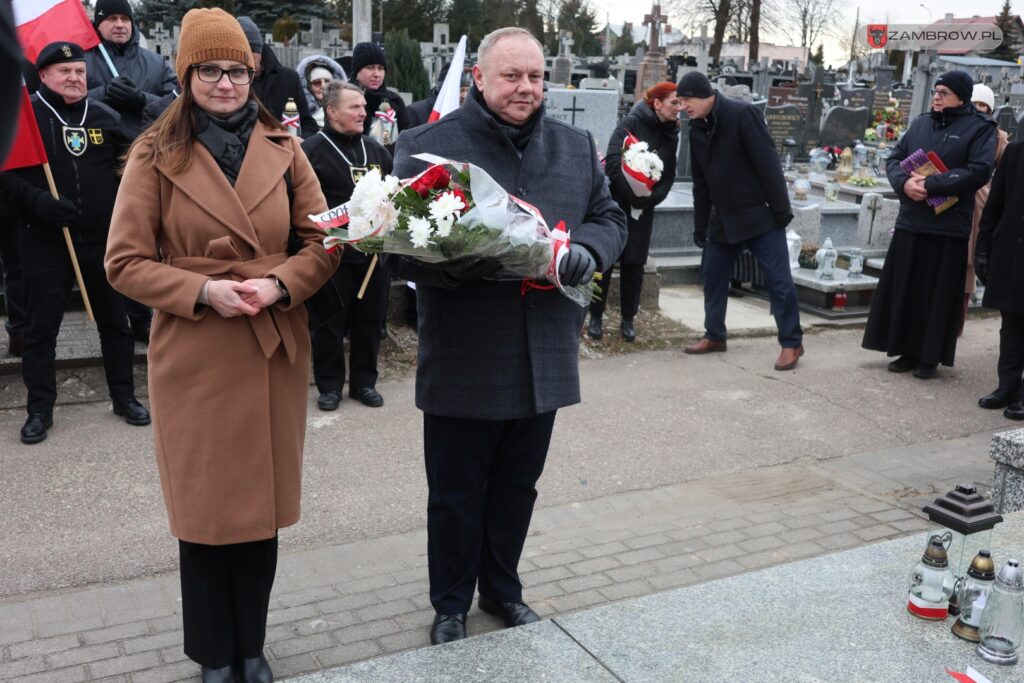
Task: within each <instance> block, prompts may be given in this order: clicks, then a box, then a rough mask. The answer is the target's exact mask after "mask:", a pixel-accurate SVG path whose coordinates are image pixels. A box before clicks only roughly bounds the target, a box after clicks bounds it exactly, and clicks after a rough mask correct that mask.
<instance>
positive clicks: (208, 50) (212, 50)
mask: <svg viewBox="0 0 1024 683" xmlns="http://www.w3.org/2000/svg"><path fill="white" fill-rule="evenodd" d="M217 59H228V60H231V61H233V62H240V63H242V64H245V65H246V66H247V67H249V68H250V69H252V68H254V64H253V61H252V50H250V49H249V41H248V40H246V38H245V33H243V32H242V27H241V26H239V24H238V21H237V20H236V19H235V18H234V17H233V16H231V15H230V14H228V13H227V12H225V11H224V10H222V9H219V8H213V9H190V10H189V11H188V12H186V13H185V17H184V18H183V19H182V20H181V37H180V38H179V40H178V57H177V58H176V59H175V60H174V70H175V71H176V72H178V80H179V81H180V82H181V83H184V82H185V73H186V72H187V71H188V68H189V67H190V66H192V65H193V64H200V63H202V62H209V61H213V60H217Z"/></svg>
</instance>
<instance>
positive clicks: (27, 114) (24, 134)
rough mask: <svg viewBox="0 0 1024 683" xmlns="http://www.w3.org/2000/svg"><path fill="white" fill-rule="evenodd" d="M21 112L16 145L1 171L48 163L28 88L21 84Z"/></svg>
mask: <svg viewBox="0 0 1024 683" xmlns="http://www.w3.org/2000/svg"><path fill="white" fill-rule="evenodd" d="M20 109H21V111H20V112H19V114H18V132H17V134H16V135H15V136H14V144H13V145H11V151H10V152H9V153H8V154H7V158H6V159H4V160H3V164H2V165H0V171H10V170H11V169H14V168H25V167H26V166H39V165H40V164H45V163H46V149H45V148H44V147H43V139H42V138H41V137H40V136H39V126H38V125H36V114H35V112H34V111H33V110H32V103H31V102H30V101H29V99H28V88H26V87H25V84H24V83H22V84H21V107H20Z"/></svg>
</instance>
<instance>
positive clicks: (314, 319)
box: [309, 263, 391, 393]
mask: <svg viewBox="0 0 1024 683" xmlns="http://www.w3.org/2000/svg"><path fill="white" fill-rule="evenodd" d="M368 267H369V264H368V263H342V264H341V265H340V266H339V267H338V269H337V270H336V271H334V274H333V275H332V276H331V281H330V282H328V283H327V284H325V285H324V287H331V286H333V287H335V288H336V289H337V292H338V295H339V297H340V298H341V310H340V312H339V311H330V312H329V313H330V314H332V315H330V317H326V316H325V315H324V313H323V312H318V311H317V310H316V309H314V308H312V307H311V308H310V309H309V310H310V316H309V327H310V339H311V341H312V346H313V348H312V351H313V381H314V382H316V388H317V390H319V391H320V393H324V392H327V391H337V392H339V393H340V392H341V389H342V387H343V386H344V384H345V347H344V338H345V329H346V328H349V331H350V334H349V392H350V393H351V392H354V391H357V390H359V389H365V388H367V387H374V386H376V384H377V354H378V353H379V352H380V330H381V327H382V326H383V325H384V317H385V316H386V315H387V303H388V285H389V284H390V282H391V278H390V277H389V275H388V271H387V269H385V268H383V267H381V265H380V263H378V264H377V266H376V267H375V268H374V269H373V275H371V276H370V283H369V284H368V285H367V287H366V292H365V293H364V294H363V298H362V299H357V298H356V294H358V293H359V288H360V287H361V286H362V284H363V279H364V278H365V277H366V270H367V268H368Z"/></svg>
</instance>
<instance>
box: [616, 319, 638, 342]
mask: <svg viewBox="0 0 1024 683" xmlns="http://www.w3.org/2000/svg"><path fill="white" fill-rule="evenodd" d="M619 329H620V330H622V338H623V339H625V340H626V341H628V342H634V341H636V328H634V327H633V319H632V318H623V319H622V324H621V325H620V326H619Z"/></svg>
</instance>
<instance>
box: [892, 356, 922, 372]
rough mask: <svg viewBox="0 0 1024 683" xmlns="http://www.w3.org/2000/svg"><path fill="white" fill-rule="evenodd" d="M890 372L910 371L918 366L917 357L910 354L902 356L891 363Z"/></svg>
mask: <svg viewBox="0 0 1024 683" xmlns="http://www.w3.org/2000/svg"><path fill="white" fill-rule="evenodd" d="M888 367H889V372H910V371H911V370H913V369H914V368H916V367H917V359H916V358H911V357H910V356H900V357H899V358H897V359H896V360H894V361H893V362H891V363H889V366H888Z"/></svg>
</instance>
